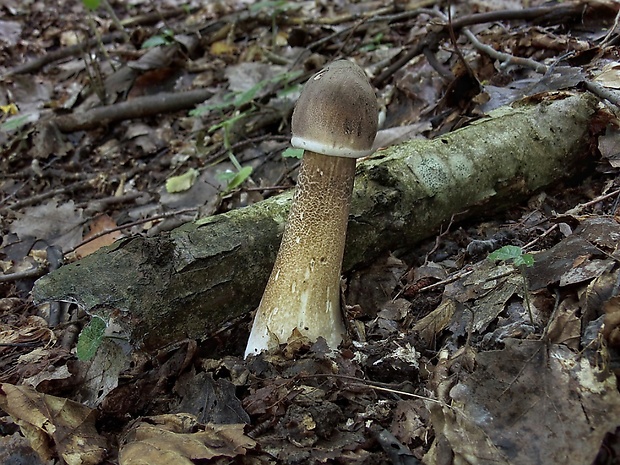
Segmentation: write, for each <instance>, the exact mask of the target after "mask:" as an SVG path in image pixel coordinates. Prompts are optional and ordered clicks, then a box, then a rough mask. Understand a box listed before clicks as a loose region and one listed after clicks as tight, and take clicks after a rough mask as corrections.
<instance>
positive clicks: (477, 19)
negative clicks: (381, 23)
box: [372, 4, 582, 87]
mask: <svg viewBox="0 0 620 465" xmlns="http://www.w3.org/2000/svg"><path fill="white" fill-rule="evenodd" d="M429 14H432V15H434V16H436V17H439V18H441V19H443V18H444V15H443V14H442V13H441V12H439V11H436V10H429ZM581 14H582V10H581V6H580V5H579V4H576V5H564V4H559V5H554V6H550V7H534V8H524V9H522V10H500V11H491V12H488V13H476V14H472V15H468V16H462V17H460V18H457V19H455V20H454V21H452V28H453V30H454V31H455V32H456V31H459V30H460V29H461V28H463V27H467V26H473V25H475V24H484V23H492V22H495V21H510V20H528V19H537V18H544V17H546V16H551V15H558V16H559V15H564V16H571V17H572V16H578V15H581ZM446 28H447V24H443V25H442V29H441V30H440V31H437V32H431V33H429V34H427V35H426V36H424V37H423V38H422V39H421V40H420V41H419V42H418V43H417V44H416V45H414V46H413V47H412V48H410V49H409V50H406V51H403V52H401V53H400V54H398V55H397V56H396V57H395V59H394V62H393V63H392V64H391V65H390V66H389V67H387V68H386V69H385V70H384V71H383V72H382V73H381V74H379V75H378V76H376V77H375V78H374V79H373V81H372V83H373V85H374V86H375V87H381V86H382V84H383V83H384V82H385V81H387V80H388V79H389V78H390V77H391V76H392V75H393V74H394V73H395V72H396V71H398V70H399V69H400V68H402V67H403V66H404V65H405V64H406V63H408V62H409V61H410V60H412V59H413V58H415V57H416V56H418V55H419V54H420V53H422V51H423V50H424V49H425V48H430V49H431V50H432V49H433V48H435V46H436V44H438V43H439V42H440V41H441V40H443V39H444V38H445V37H447V29H446Z"/></svg>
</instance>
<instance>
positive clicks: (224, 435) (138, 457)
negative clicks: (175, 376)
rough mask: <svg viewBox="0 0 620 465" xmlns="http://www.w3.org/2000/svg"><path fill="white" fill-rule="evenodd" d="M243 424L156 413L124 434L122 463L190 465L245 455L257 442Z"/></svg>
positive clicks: (122, 464) (132, 464) (143, 419)
mask: <svg viewBox="0 0 620 465" xmlns="http://www.w3.org/2000/svg"><path fill="white" fill-rule="evenodd" d="M244 427H245V425H243V424H234V425H214V424H210V425H200V424H199V423H198V422H197V421H196V419H195V417H194V416H193V415H189V414H185V413H181V414H176V415H158V416H153V417H144V418H142V419H140V420H139V421H137V422H135V423H133V424H132V425H131V426H130V427H129V429H128V431H127V432H126V433H125V436H124V441H123V442H124V445H123V446H122V447H121V450H120V454H119V463H120V464H121V465H141V464H145V465H146V464H148V465H168V464H171V463H174V464H179V465H192V464H193V463H194V462H193V460H209V459H212V458H214V457H235V456H237V455H245V452H246V450H247V449H251V448H253V447H254V446H255V445H256V443H255V442H254V441H253V440H252V439H250V438H249V437H247V436H245V434H244V432H243V429H244Z"/></svg>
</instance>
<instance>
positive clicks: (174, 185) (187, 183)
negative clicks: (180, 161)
mask: <svg viewBox="0 0 620 465" xmlns="http://www.w3.org/2000/svg"><path fill="white" fill-rule="evenodd" d="M199 174H200V173H199V171H198V170H197V169H194V168H190V169H188V170H187V171H186V172H185V173H183V174H181V175H179V176H172V177H171V178H168V179H167V180H166V191H167V192H168V193H169V194H176V193H177V192H184V191H186V190H188V189H189V188H190V187H192V186H193V185H194V182H195V181H196V179H197V178H198V175H199Z"/></svg>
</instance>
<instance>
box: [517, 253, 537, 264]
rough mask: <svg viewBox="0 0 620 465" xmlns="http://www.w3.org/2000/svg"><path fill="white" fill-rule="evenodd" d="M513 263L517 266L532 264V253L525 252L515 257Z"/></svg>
mask: <svg viewBox="0 0 620 465" xmlns="http://www.w3.org/2000/svg"><path fill="white" fill-rule="evenodd" d="M514 263H515V265H516V266H518V267H522V266H532V265H533V264H534V257H533V256H532V254H529V253H526V254H523V255H521V256H520V257H517V258H515V261H514Z"/></svg>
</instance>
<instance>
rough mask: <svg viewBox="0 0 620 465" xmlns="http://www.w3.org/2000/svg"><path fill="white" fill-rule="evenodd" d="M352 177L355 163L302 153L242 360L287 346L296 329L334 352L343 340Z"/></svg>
mask: <svg viewBox="0 0 620 465" xmlns="http://www.w3.org/2000/svg"><path fill="white" fill-rule="evenodd" d="M354 177H355V159H352V158H340V157H333V156H328V155H321V154H318V153H314V152H305V154H304V158H303V161H302V164H301V168H300V171H299V177H298V184H297V191H296V192H295V196H294V199H293V204H292V206H291V211H290V213H289V217H288V223H287V225H286V228H285V230H284V235H283V237H282V243H281V244H280V249H279V251H278V255H277V257H276V262H275V264H274V267H273V270H272V272H271V276H270V277H269V281H268V282H267V287H266V288H265V292H264V294H263V298H262V300H261V303H260V305H259V307H258V310H257V312H256V316H255V318H254V323H253V325H252V330H251V332H250V338H249V340H248V345H247V348H246V352H245V355H246V357H247V356H248V355H249V354H256V353H259V352H261V351H263V350H265V349H268V348H272V347H275V346H277V345H278V344H282V343H285V342H286V341H287V339H288V338H289V337H290V336H291V334H292V332H293V330H294V329H295V328H297V329H298V330H299V331H300V332H301V333H302V334H303V335H304V336H307V337H308V338H310V339H311V340H316V339H318V337H319V336H322V337H324V338H325V340H326V341H327V344H328V345H329V346H330V347H332V348H336V347H338V344H340V342H341V341H342V339H343V337H344V334H345V327H344V324H343V321H342V313H341V311H340V269H341V266H342V257H343V255H344V245H345V238H346V231H347V223H348V217H349V205H350V203H351V192H352V189H353V179H354Z"/></svg>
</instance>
